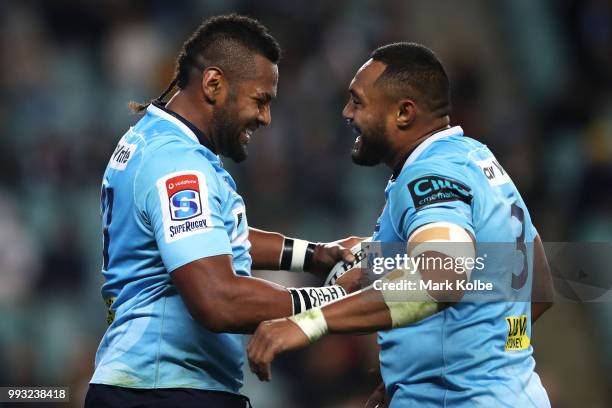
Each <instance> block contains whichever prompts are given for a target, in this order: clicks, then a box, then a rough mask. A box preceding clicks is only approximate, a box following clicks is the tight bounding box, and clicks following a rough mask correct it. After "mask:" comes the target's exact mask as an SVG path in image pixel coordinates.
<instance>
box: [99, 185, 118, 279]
mask: <svg viewBox="0 0 612 408" xmlns="http://www.w3.org/2000/svg"><path fill="white" fill-rule="evenodd" d="M114 198H115V192H114V191H113V189H112V188H110V187H106V186H102V195H101V197H100V201H101V207H100V208H101V210H102V222H103V227H102V270H105V271H106V270H108V245H109V244H110V235H109V233H108V228H109V227H110V223H111V221H112V220H113V200H114Z"/></svg>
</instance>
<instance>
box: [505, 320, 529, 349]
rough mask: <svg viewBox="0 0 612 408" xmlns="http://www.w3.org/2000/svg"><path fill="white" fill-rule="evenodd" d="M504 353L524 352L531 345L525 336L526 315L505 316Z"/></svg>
mask: <svg viewBox="0 0 612 408" xmlns="http://www.w3.org/2000/svg"><path fill="white" fill-rule="evenodd" d="M506 322H507V323H508V334H507V336H506V347H505V350H506V351H514V350H525V349H527V348H528V347H529V344H530V343H531V341H530V339H529V336H528V335H527V315H521V316H507V317H506Z"/></svg>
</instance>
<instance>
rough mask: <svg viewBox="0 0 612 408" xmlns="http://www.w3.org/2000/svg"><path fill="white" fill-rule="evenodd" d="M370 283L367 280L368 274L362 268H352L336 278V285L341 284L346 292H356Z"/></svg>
mask: <svg viewBox="0 0 612 408" xmlns="http://www.w3.org/2000/svg"><path fill="white" fill-rule="evenodd" d="M370 283H371V282H368V274H367V272H366V270H365V269H363V268H353V269H351V270H350V271H348V272H347V273H345V274H344V275H342V276H341V277H339V278H338V279H337V280H336V285H340V286H342V287H343V288H344V290H345V291H346V293H353V292H357V291H358V290H360V289H363V288H365V287H366V286H368V285H369V284H370Z"/></svg>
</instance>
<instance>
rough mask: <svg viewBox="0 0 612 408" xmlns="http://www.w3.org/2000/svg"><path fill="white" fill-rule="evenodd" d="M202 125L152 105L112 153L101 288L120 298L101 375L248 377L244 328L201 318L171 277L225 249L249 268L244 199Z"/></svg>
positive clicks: (198, 380)
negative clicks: (213, 327) (221, 326)
mask: <svg viewBox="0 0 612 408" xmlns="http://www.w3.org/2000/svg"><path fill="white" fill-rule="evenodd" d="M198 133H199V131H198V130H197V129H196V128H195V127H194V126H193V125H191V124H190V123H189V122H187V121H186V120H185V119H182V118H180V117H178V115H176V114H171V112H169V111H166V110H165V109H164V108H163V107H161V106H159V105H158V106H154V105H150V106H149V107H148V109H147V112H146V114H145V116H144V117H143V118H142V119H141V120H140V121H139V122H138V123H137V124H136V125H135V126H134V127H132V128H130V130H129V131H128V132H127V133H126V134H125V135H124V136H123V137H122V138H121V140H120V141H119V143H118V145H117V148H116V149H115V151H114V153H113V155H112V156H111V159H110V161H109V164H108V167H107V169H106V172H105V173H104V179H103V183H102V226H103V231H104V265H103V269H102V273H103V275H104V278H105V280H106V282H105V283H104V285H103V286H102V296H103V297H104V299H105V301H106V302H107V304H110V303H111V302H112V305H111V306H110V309H109V321H111V320H112V322H111V323H110V325H109V327H108V329H107V331H106V333H105V334H104V337H103V338H102V341H101V343H100V346H99V348H98V352H97V354H96V368H95V373H94V375H93V378H92V379H91V382H92V383H96V384H109V385H116V386H122V387H133V388H174V387H185V388H197V389H205V390H219V391H228V392H233V393H237V392H238V390H239V388H240V387H241V386H242V364H243V358H244V345H243V338H242V335H239V334H227V333H221V334H217V333H213V332H211V331H208V330H206V329H205V328H204V327H203V326H201V325H200V324H198V323H197V322H196V321H195V320H194V319H193V318H192V317H191V315H190V314H189V312H188V310H187V308H186V307H185V304H184V303H183V300H182V299H181V297H180V295H179V293H178V292H177V289H176V287H175V286H173V285H172V281H171V273H172V271H174V270H175V269H177V268H179V267H181V266H183V265H185V264H187V263H189V262H192V261H194V260H197V259H199V258H204V257H208V256H214V255H221V254H227V255H231V256H232V259H233V266H234V270H235V271H236V273H237V274H240V275H250V269H251V256H250V255H249V249H250V243H249V241H248V225H247V219H246V213H245V207H244V202H243V200H242V198H241V197H240V195H238V194H237V193H236V185H235V183H234V181H233V179H232V178H231V176H230V175H229V173H228V172H227V171H225V170H224V169H223V167H222V164H221V161H220V159H219V157H218V156H216V155H215V154H214V153H213V152H212V151H211V150H209V149H208V148H206V147H205V146H203V145H202V144H200V142H199V141H198V137H197V135H198ZM200 135H201V133H200Z"/></svg>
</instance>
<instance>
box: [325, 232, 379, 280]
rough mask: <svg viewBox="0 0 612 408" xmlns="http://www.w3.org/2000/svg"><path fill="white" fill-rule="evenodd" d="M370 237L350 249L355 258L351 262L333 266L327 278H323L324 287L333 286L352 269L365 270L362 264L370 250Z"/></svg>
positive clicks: (371, 243)
mask: <svg viewBox="0 0 612 408" xmlns="http://www.w3.org/2000/svg"><path fill="white" fill-rule="evenodd" d="M372 245H373V242H372V237H368V238H366V239H364V240H363V241H361V242H360V243H358V244H356V245H355V246H353V247H352V248H351V252H352V253H353V256H354V257H355V260H354V261H353V262H344V261H340V262H338V263H337V264H335V265H334V267H333V268H332V269H331V271H329V274H328V275H327V278H325V286H331V285H335V284H336V281H337V280H338V279H339V278H340V277H341V276H342V275H344V274H345V273H347V272H348V271H350V270H351V269H353V268H365V267H367V266H366V265H362V262H361V261H363V260H364V259H365V258H366V257H367V255H368V252H370V251H371V250H372Z"/></svg>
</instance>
